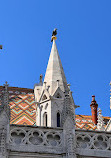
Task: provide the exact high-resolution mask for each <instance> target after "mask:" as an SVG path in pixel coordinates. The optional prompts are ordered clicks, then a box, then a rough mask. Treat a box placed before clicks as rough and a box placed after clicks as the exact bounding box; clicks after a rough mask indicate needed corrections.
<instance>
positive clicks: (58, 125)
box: [57, 112, 60, 127]
mask: <svg viewBox="0 0 111 158" xmlns="http://www.w3.org/2000/svg"><path fill="white" fill-rule="evenodd" d="M57 127H60V113H59V112H58V113H57Z"/></svg>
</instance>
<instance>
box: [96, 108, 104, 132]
mask: <svg viewBox="0 0 111 158" xmlns="http://www.w3.org/2000/svg"><path fill="white" fill-rule="evenodd" d="M101 112H102V111H101V109H100V108H99V109H98V123H97V129H98V130H99V131H104V130H105V128H104V121H103V116H102V113H101Z"/></svg>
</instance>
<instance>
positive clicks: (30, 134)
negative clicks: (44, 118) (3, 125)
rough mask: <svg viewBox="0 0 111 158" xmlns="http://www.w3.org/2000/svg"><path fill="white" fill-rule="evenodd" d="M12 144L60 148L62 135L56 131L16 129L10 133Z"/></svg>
mask: <svg viewBox="0 0 111 158" xmlns="http://www.w3.org/2000/svg"><path fill="white" fill-rule="evenodd" d="M10 143H11V144H13V145H20V144H21V145H22V144H29V145H36V146H37V145H42V146H54V147H56V146H57V147H58V146H61V145H62V138H61V133H59V132H56V131H55V132H54V131H45V132H44V131H41V130H38V129H33V130H30V128H29V130H24V129H22V128H14V129H12V130H11V131H10Z"/></svg>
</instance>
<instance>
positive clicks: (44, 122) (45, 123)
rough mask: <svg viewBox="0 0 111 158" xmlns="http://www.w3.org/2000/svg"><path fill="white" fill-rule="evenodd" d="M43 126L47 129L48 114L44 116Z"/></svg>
mask: <svg viewBox="0 0 111 158" xmlns="http://www.w3.org/2000/svg"><path fill="white" fill-rule="evenodd" d="M43 125H44V126H45V127H47V113H46V112H45V113H44V115H43Z"/></svg>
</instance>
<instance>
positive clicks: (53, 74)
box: [44, 39, 67, 95]
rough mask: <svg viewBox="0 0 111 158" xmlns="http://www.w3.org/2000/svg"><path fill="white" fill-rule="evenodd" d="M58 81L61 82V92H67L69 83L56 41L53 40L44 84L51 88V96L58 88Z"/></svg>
mask: <svg viewBox="0 0 111 158" xmlns="http://www.w3.org/2000/svg"><path fill="white" fill-rule="evenodd" d="M57 81H59V87H60V88H61V90H62V91H63V92H65V90H66V89H67V81H66V77H65V74H64V70H63V67H62V64H61V60H60V57H59V54H58V50H57V47H56V43H55V39H53V44H52V49H51V53H50V57H49V61H48V65H47V69H46V74H45V78H44V82H46V86H50V88H49V93H50V95H52V94H53V93H54V92H55V90H56V87H57V86H58V82H57Z"/></svg>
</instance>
